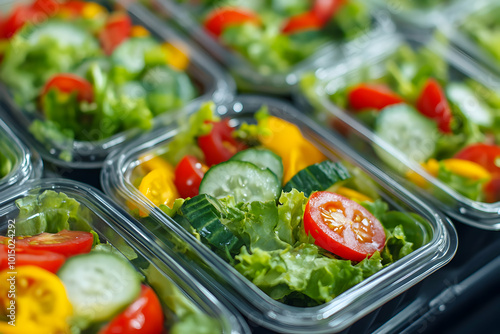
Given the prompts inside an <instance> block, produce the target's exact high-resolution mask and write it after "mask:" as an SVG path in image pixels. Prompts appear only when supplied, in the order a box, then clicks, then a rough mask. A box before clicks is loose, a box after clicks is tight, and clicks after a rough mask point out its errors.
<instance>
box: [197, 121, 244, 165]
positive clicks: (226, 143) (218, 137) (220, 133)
mask: <svg viewBox="0 0 500 334" xmlns="http://www.w3.org/2000/svg"><path fill="white" fill-rule="evenodd" d="M212 124H213V127H212V131H210V133H209V134H208V135H205V136H201V137H199V138H198V146H199V147H200V148H201V150H202V151H203V154H204V155H205V162H206V163H207V165H208V166H212V165H216V164H219V163H221V162H224V161H227V160H229V158H231V157H232V156H233V155H234V154H235V153H236V152H238V151H240V150H242V149H243V148H244V145H243V144H242V143H239V142H238V141H237V140H236V139H234V138H233V131H234V129H233V128H232V127H231V126H229V120H228V119H226V120H223V121H220V122H212Z"/></svg>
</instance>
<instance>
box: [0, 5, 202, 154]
mask: <svg viewBox="0 0 500 334" xmlns="http://www.w3.org/2000/svg"><path fill="white" fill-rule="evenodd" d="M0 45H1V47H0V80H1V81H2V82H3V83H4V84H5V85H6V86H7V88H9V89H10V91H11V92H12V94H13V98H14V100H15V102H16V103H17V104H18V105H19V107H21V108H22V109H24V110H25V111H26V112H27V113H28V115H29V117H30V119H32V120H33V121H32V122H31V125H30V128H29V131H30V132H31V133H32V134H33V136H34V137H35V138H36V139H37V140H39V141H40V142H42V143H43V144H45V145H46V146H47V148H48V149H51V148H53V147H54V145H57V144H59V145H60V144H61V143H67V142H72V141H73V140H74V141H84V142H96V141H100V140H105V139H108V138H110V137H112V136H115V135H117V134H118V133H121V132H123V131H126V130H129V129H132V128H141V129H149V128H151V126H152V122H153V118H154V117H156V116H158V115H160V114H163V113H166V112H168V111H172V110H175V109H177V108H179V107H181V106H183V105H185V104H186V103H187V102H189V101H191V100H192V99H194V98H195V97H196V96H197V95H198V92H197V88H196V86H195V83H194V81H193V79H192V78H191V77H190V76H189V74H188V67H189V58H188V56H187V55H186V54H185V53H183V52H182V51H181V50H180V49H179V48H178V47H176V46H175V45H172V44H170V43H168V42H165V43H162V42H160V41H158V40H157V39H156V38H154V37H153V36H151V34H150V32H149V31H148V30H147V29H145V28H144V27H143V26H141V25H134V23H133V22H132V19H131V18H130V16H129V15H128V14H127V13H126V12H124V11H120V10H112V11H109V10H108V9H107V8H106V7H104V6H102V5H100V4H98V3H96V2H85V1H73V0H69V1H55V0H36V1H35V2H33V3H32V4H27V5H25V4H17V5H15V6H14V8H13V10H12V11H11V12H10V13H9V14H7V15H6V16H5V15H4V16H0ZM61 158H62V159H63V160H71V156H69V153H67V152H65V155H63V156H61Z"/></svg>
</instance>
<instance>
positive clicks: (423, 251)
mask: <svg viewBox="0 0 500 334" xmlns="http://www.w3.org/2000/svg"><path fill="white" fill-rule="evenodd" d="M262 105H266V106H268V108H269V112H270V113H271V114H272V115H275V116H278V117H281V118H284V119H285V120H288V121H290V122H292V123H294V124H296V125H298V126H299V127H300V128H301V130H302V133H303V134H304V135H305V136H306V138H308V139H309V140H311V142H312V143H313V144H314V145H316V146H317V147H318V148H320V149H321V150H322V151H323V152H324V153H325V155H326V156H327V157H329V158H331V159H334V160H336V159H338V156H339V157H340V158H342V159H345V160H348V161H349V162H351V163H353V164H354V165H356V166H359V167H360V168H361V169H363V170H364V171H365V172H367V173H368V175H369V176H370V177H372V178H373V179H374V181H375V182H376V183H377V184H378V185H379V186H380V194H381V196H382V197H383V198H384V200H386V201H388V202H389V203H390V204H391V205H392V206H393V207H397V208H398V209H400V210H403V211H405V210H408V211H413V212H416V213H419V214H420V215H422V216H423V217H424V218H425V219H426V220H428V221H429V223H430V226H431V228H432V234H433V235H432V239H431V241H430V242H429V243H428V244H427V245H425V246H423V247H421V248H420V249H418V250H416V251H414V252H413V253H411V254H410V255H408V256H407V257H405V258H403V259H402V260H400V261H398V262H397V263H394V264H393V265H391V266H389V267H387V268H385V269H384V270H382V271H380V272H378V273H376V274H375V275H373V276H372V277H370V278H368V279H366V280H364V281H363V282H361V283H360V284H358V285H356V286H355V287H353V288H352V289H350V290H348V291H346V292H344V293H343V294H341V295H340V296H338V297H336V298H335V299H333V300H332V301H330V302H329V303H326V304H323V305H320V306H316V307H310V308H300V307H293V306H288V305H285V304H282V303H280V302H278V301H275V300H273V299H271V298H270V297H269V296H267V295H266V294H265V293H264V292H262V291H261V290H260V289H259V288H257V287H256V286H255V285H253V284H252V283H251V282H249V281H248V280H247V279H246V278H244V277H243V276H242V275H241V274H240V273H238V272H237V271H236V270H235V269H234V268H232V267H231V266H230V265H229V264H228V263H226V262H225V261H223V260H222V259H221V258H219V257H218V256H216V255H215V254H214V253H213V252H212V251H210V250H209V249H208V248H207V247H206V246H205V245H203V244H201V243H199V242H198V241H197V240H196V239H195V238H194V237H193V236H192V235H190V234H189V233H187V232H186V231H185V230H184V229H183V228H182V227H181V226H180V225H178V224H177V223H176V222H175V221H173V220H172V219H171V218H169V217H167V216H166V215H164V214H163V213H162V212H161V211H160V210H158V209H157V208H155V207H153V205H152V204H151V203H150V202H149V201H148V200H147V199H146V198H145V197H144V196H143V195H142V194H141V193H140V192H139V191H138V190H137V189H136V188H135V187H134V186H133V185H132V183H131V173H132V171H133V169H134V167H136V166H137V164H138V163H139V162H138V160H139V158H140V157H142V156H143V154H147V153H150V152H155V151H156V152H158V151H157V150H161V147H162V145H164V144H165V143H166V142H168V141H169V140H170V139H171V138H172V137H173V136H174V135H175V134H176V127H175V126H171V127H168V128H165V129H159V130H158V131H155V132H153V133H150V134H148V135H147V136H144V137H143V138H141V139H140V140H138V141H135V142H134V143H131V144H130V145H128V146H126V147H124V148H123V150H120V151H116V152H114V154H112V156H110V157H109V158H108V159H107V161H106V164H105V166H104V168H103V172H102V184H103V188H104V189H105V191H106V193H107V194H109V195H110V196H111V197H112V198H113V199H115V200H116V201H118V202H119V203H120V204H121V205H122V206H124V207H126V206H127V205H130V203H132V204H133V205H136V206H138V207H139V208H141V209H142V210H146V212H149V213H150V215H149V217H151V218H152V219H154V222H155V224H150V228H152V229H153V230H154V231H155V235H156V236H157V237H158V238H161V236H162V235H166V237H163V238H161V239H162V240H157V242H159V243H160V244H162V243H163V242H167V243H170V242H176V243H177V244H178V247H182V248H183V254H184V256H183V258H184V260H185V261H184V262H183V264H184V265H185V266H186V268H189V269H190V270H191V271H192V272H193V273H196V275H197V276H198V277H199V278H200V279H201V280H203V282H205V283H206V284H208V285H210V286H211V288H212V289H214V290H215V291H218V292H220V293H222V294H223V295H224V296H225V297H226V298H228V299H229V300H230V301H231V302H232V303H233V304H234V305H235V306H236V307H237V308H239V309H240V311H241V312H242V313H243V314H245V315H246V316H248V317H249V318H250V319H251V320H252V321H254V322H255V323H257V324H259V325H261V326H264V327H267V328H269V329H272V330H276V331H279V332H284V333H303V332H308V333H332V332H338V331H341V330H343V329H345V328H347V327H348V326H350V325H352V324H353V323H354V322H356V321H357V320H358V319H360V318H362V317H363V316H365V315H367V314H368V313H370V312H371V311H373V310H375V309H377V308H378V307H380V306H381V305H382V304H384V303H386V302H388V301H389V300H390V299H392V298H394V297H396V296H397V295H399V294H401V293H402V292H404V291H405V290H406V289H408V288H409V287H411V286H412V285H414V284H416V283H417V282H418V281H420V280H422V279H423V278H424V277H426V276H428V275H429V274H430V273H432V272H433V271H435V270H437V269H438V268H440V267H441V266H443V265H444V264H446V263H447V262H448V261H450V260H451V258H452V257H453V255H454V253H455V251H456V248H457V239H456V232H455V230H454V227H453V226H452V225H451V223H449V221H447V220H446V219H445V218H444V216H442V215H441V214H439V213H437V212H435V211H434V210H433V209H432V208H431V207H429V206H428V205H426V204H424V203H423V202H421V201H420V200H418V199H417V198H416V197H414V196H413V195H412V194H410V193H409V192H407V191H406V190H404V189H403V188H401V187H400V186H399V185H398V184H396V183H395V182H394V181H393V180H392V179H390V178H388V177H387V176H386V175H385V174H384V173H382V172H381V171H380V170H378V169H376V168H374V167H373V166H372V165H370V164H369V163H367V161H366V160H364V159H363V158H362V157H361V156H360V155H359V154H357V153H355V152H354V151H352V150H351V149H350V148H348V147H347V145H346V144H344V143H343V142H342V141H341V140H339V139H338V138H337V137H335V136H333V135H332V134H331V133H330V132H329V131H325V130H324V129H322V128H321V127H319V126H318V125H316V124H315V123H314V122H313V121H312V120H310V119H309V118H307V117H306V116H304V115H302V114H300V113H299V112H298V111H297V110H296V109H295V108H294V107H292V106H291V105H290V104H288V103H284V102H281V101H279V100H276V99H271V98H266V97H262V96H240V97H237V99H236V100H235V101H233V102H231V103H230V104H225V105H219V106H218V107H217V111H218V113H219V114H220V115H221V116H227V117H231V119H232V120H233V121H234V122H240V121H244V120H246V121H249V120H251V118H252V116H253V115H254V113H255V112H256V111H257V110H258V109H259V108H260V107H261V106H262ZM337 154H338V156H337ZM143 223H145V222H143ZM164 240H166V241H164Z"/></svg>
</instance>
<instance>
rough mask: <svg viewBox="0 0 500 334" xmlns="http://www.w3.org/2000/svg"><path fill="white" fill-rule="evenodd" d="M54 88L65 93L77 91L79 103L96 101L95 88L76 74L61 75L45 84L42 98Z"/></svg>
mask: <svg viewBox="0 0 500 334" xmlns="http://www.w3.org/2000/svg"><path fill="white" fill-rule="evenodd" d="M53 88H55V89H57V90H59V91H60V92H63V93H72V92H75V91H76V92H77V93H78V100H79V101H87V102H92V101H93V100H94V88H93V87H92V84H91V83H90V82H88V81H87V80H85V79H84V78H82V77H79V76H78V75H75V74H71V73H61V74H57V75H55V76H53V77H52V78H51V79H49V80H48V81H47V83H46V84H45V87H44V88H43V90H42V96H43V95H45V94H47V93H48V92H49V90H51V89H53Z"/></svg>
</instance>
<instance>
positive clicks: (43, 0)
mask: <svg viewBox="0 0 500 334" xmlns="http://www.w3.org/2000/svg"><path fill="white" fill-rule="evenodd" d="M31 8H32V10H33V11H34V12H35V13H36V16H38V17H34V18H35V19H39V20H45V19H47V18H49V17H51V16H53V15H54V14H55V13H57V12H58V11H59V8H60V4H59V2H57V1H56V0H36V1H35V2H34V3H33V4H32V5H31ZM39 20H36V21H35V22H38V23H39V22H41V21H39Z"/></svg>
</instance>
